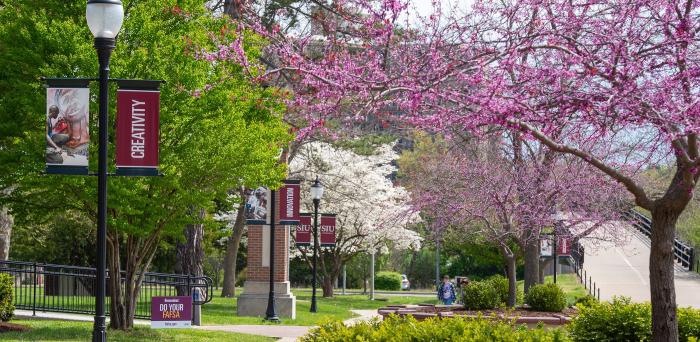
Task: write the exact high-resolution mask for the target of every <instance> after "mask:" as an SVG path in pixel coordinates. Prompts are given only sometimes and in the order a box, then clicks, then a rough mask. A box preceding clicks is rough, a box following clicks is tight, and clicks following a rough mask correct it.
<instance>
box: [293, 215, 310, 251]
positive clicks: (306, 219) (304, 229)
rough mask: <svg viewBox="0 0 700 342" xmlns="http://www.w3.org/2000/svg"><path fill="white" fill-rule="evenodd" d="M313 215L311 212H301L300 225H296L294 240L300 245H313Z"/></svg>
mask: <svg viewBox="0 0 700 342" xmlns="http://www.w3.org/2000/svg"><path fill="white" fill-rule="evenodd" d="M313 227H314V226H313V221H312V215H311V214H309V213H303V214H300V220H299V225H297V226H296V234H295V236H294V241H295V242H296V245H297V246H298V247H301V246H311V239H312V232H313Z"/></svg>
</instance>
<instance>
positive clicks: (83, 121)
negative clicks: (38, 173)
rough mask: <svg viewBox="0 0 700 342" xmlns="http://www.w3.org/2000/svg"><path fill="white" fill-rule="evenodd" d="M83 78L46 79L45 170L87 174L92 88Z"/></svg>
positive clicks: (57, 172)
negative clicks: (89, 87)
mask: <svg viewBox="0 0 700 342" xmlns="http://www.w3.org/2000/svg"><path fill="white" fill-rule="evenodd" d="M87 87H88V82H87V81H84V80H60V81H58V80H57V81H55V82H52V81H50V80H47V89H46V138H45V144H46V173H54V174H75V175H86V174H87V173H88V156H89V147H90V127H89V123H90V115H89V112H88V111H89V108H90V89H88V88H87Z"/></svg>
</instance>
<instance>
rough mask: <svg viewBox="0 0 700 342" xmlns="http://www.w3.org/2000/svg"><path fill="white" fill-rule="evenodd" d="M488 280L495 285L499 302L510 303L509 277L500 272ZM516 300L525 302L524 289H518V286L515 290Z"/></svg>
mask: <svg viewBox="0 0 700 342" xmlns="http://www.w3.org/2000/svg"><path fill="white" fill-rule="evenodd" d="M486 281H488V282H489V283H491V286H493V287H494V288H495V289H496V292H498V300H499V303H500V304H504V305H505V304H506V303H508V288H509V286H508V278H506V277H504V276H502V275H500V274H498V275H495V276H492V277H490V278H488V279H487V280H486ZM515 302H516V303H522V302H523V293H522V291H518V289H517V288H516V290H515Z"/></svg>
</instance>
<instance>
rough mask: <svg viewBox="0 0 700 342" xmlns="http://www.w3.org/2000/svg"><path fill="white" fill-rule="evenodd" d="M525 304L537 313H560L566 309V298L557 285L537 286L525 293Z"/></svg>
mask: <svg viewBox="0 0 700 342" xmlns="http://www.w3.org/2000/svg"><path fill="white" fill-rule="evenodd" d="M525 303H527V304H528V305H530V307H531V308H533V309H534V310H537V311H547V312H560V311H561V310H564V308H565V307H566V296H565V295H564V291H562V290H561V288H560V287H559V286H558V285H557V284H539V285H535V286H533V287H531V288H530V290H529V291H528V292H527V295H525Z"/></svg>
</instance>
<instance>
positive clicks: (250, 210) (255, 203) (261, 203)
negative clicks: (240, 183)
mask: <svg viewBox="0 0 700 342" xmlns="http://www.w3.org/2000/svg"><path fill="white" fill-rule="evenodd" d="M245 197H246V198H245V219H246V224H270V217H271V215H270V189H268V188H266V187H264V186H261V187H259V188H257V189H246V191H245Z"/></svg>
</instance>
